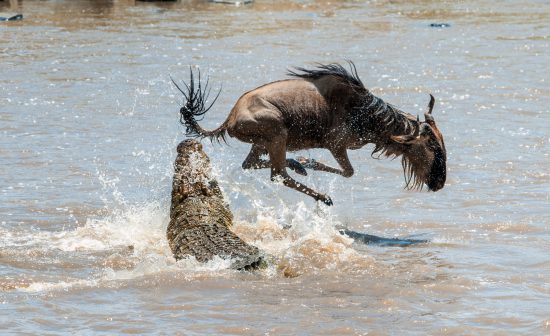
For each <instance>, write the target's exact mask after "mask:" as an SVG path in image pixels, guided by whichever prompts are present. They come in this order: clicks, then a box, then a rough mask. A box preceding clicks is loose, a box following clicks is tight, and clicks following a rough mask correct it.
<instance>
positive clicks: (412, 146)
mask: <svg viewBox="0 0 550 336" xmlns="http://www.w3.org/2000/svg"><path fill="white" fill-rule="evenodd" d="M434 103H435V99H434V97H433V96H432V95H430V103H429V105H428V112H427V113H424V118H425V121H422V122H421V121H420V120H418V118H417V121H416V124H417V125H416V127H415V131H414V133H413V134H407V135H399V136H392V137H391V139H392V140H393V141H395V142H397V143H399V144H402V145H403V149H402V150H403V161H402V164H403V169H404V173H405V181H406V183H407V188H409V189H414V188H421V187H422V184H423V183H424V184H426V185H427V186H428V189H429V190H431V191H437V190H439V189H441V188H443V186H444V185H445V179H446V178H447V151H446V150H445V143H444V141H443V135H442V134H441V132H440V131H439V128H437V125H436V124H435V120H434V118H433V116H432V110H433V107H434Z"/></svg>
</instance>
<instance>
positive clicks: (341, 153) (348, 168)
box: [296, 148, 353, 177]
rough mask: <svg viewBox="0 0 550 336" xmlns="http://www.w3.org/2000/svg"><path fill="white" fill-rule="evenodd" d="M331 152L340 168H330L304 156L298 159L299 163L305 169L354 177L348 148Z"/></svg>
mask: <svg viewBox="0 0 550 336" xmlns="http://www.w3.org/2000/svg"><path fill="white" fill-rule="evenodd" d="M330 152H331V153H332V156H334V158H335V159H336V162H338V164H339V165H340V167H341V169H340V168H334V167H331V166H328V165H326V164H324V163H321V162H318V161H316V160H314V159H307V158H305V157H303V156H301V157H298V158H296V159H297V160H298V162H300V163H301V164H302V166H304V167H305V168H311V169H313V170H319V171H324V172H328V173H333V174H339V175H342V176H344V177H350V176H352V175H353V166H352V165H351V162H350V161H349V158H348V152H347V150H346V148H335V149H331V150H330Z"/></svg>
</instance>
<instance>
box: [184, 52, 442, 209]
mask: <svg viewBox="0 0 550 336" xmlns="http://www.w3.org/2000/svg"><path fill="white" fill-rule="evenodd" d="M350 68H351V73H350V72H348V71H347V70H346V69H345V68H343V67H342V66H340V65H338V64H329V65H318V67H317V68H316V69H313V70H308V69H303V68H298V69H297V70H296V71H291V72H290V75H291V76H293V77H295V78H294V79H288V80H281V81H276V82H272V83H268V84H266V85H263V86H261V87H259V88H256V89H254V90H252V91H249V92H247V93H245V94H243V95H242V96H241V97H240V98H239V100H238V101H237V102H236V104H235V106H234V107H233V109H232V110H231V112H230V113H229V116H228V117H227V119H226V120H225V122H224V123H223V124H222V125H221V126H220V127H218V128H217V129H215V130H213V131H208V130H205V129H203V128H202V127H200V126H199V124H198V123H197V122H196V120H195V116H201V115H203V114H204V113H206V112H207V111H208V110H209V109H210V107H211V106H212V104H213V103H212V104H211V105H210V106H208V107H206V106H205V103H206V100H207V94H205V93H207V92H209V90H208V88H207V85H205V86H204V88H201V86H200V74H199V84H198V88H197V87H195V82H194V78H193V72H191V80H190V83H189V85H187V84H185V85H186V88H187V92H185V91H183V90H181V89H180V88H179V87H178V89H180V91H181V92H182V93H183V94H184V96H185V98H186V103H185V105H184V107H182V109H181V110H180V113H181V121H182V123H183V124H184V125H186V126H187V134H188V135H190V136H200V137H210V138H217V139H219V138H224V137H225V134H226V133H227V134H229V136H231V137H234V138H237V139H239V140H240V141H243V142H247V143H250V144H252V149H251V151H250V153H249V154H248V156H247V158H246V159H245V161H244V162H243V164H242V166H243V168H244V169H251V168H254V169H257V168H270V169H271V179H272V180H275V179H280V180H281V181H282V182H283V183H284V185H286V186H288V187H290V188H293V189H295V190H298V191H300V192H302V193H305V194H307V195H309V196H311V197H313V198H314V199H316V200H321V201H323V202H324V203H325V204H327V205H331V204H332V200H331V199H330V197H328V196H327V195H324V194H320V193H318V192H317V191H315V190H313V189H311V188H309V187H307V186H305V185H304V184H302V183H298V182H296V181H295V180H294V179H293V178H292V177H290V176H289V175H288V173H287V171H286V168H287V167H288V168H290V169H292V170H294V171H295V172H297V173H299V174H302V175H306V174H307V173H306V171H305V169H304V168H311V169H314V170H321V171H326V172H330V173H335V174H340V175H342V176H344V177H350V176H352V175H353V173H354V171H353V167H352V165H351V163H350V161H349V159H348V155H347V150H348V149H359V148H361V147H363V146H365V145H366V144H368V143H373V144H374V145H375V148H374V151H373V154H376V153H378V154H379V155H382V154H384V155H386V156H402V164H403V170H404V173H405V180H406V187H407V188H421V186H422V185H423V184H426V185H427V186H428V188H429V190H433V191H437V190H439V189H441V188H443V186H444V183H445V178H446V166H445V165H446V151H445V144H444V142H443V136H442V134H441V132H440V131H439V129H438V128H437V126H436V124H435V121H434V120H433V117H432V115H431V112H432V109H433V105H434V102H435V100H434V99H433V96H431V100H430V106H429V112H428V113H426V114H425V118H426V121H424V122H420V121H418V120H417V119H416V118H414V117H413V116H412V115H410V114H408V113H405V112H403V111H400V110H399V109H397V108H395V107H394V106H392V105H389V104H387V103H385V102H384V101H383V100H382V99H380V98H378V97H376V96H374V95H372V94H371V93H370V92H369V91H368V90H367V89H366V88H365V87H364V85H363V83H362V82H361V80H360V79H359V77H358V75H357V72H356V69H355V66H354V65H353V63H351V62H350ZM174 84H175V83H174ZM176 86H177V85H176ZM310 148H326V149H328V150H329V151H330V152H331V153H332V155H333V156H334V158H335V159H336V161H337V163H338V164H339V166H340V167H339V168H334V167H330V166H327V165H325V164H322V163H320V162H317V161H315V160H311V159H305V158H299V159H298V160H294V159H287V158H286V152H287V151H297V150H302V149H310ZM263 155H268V156H269V160H265V159H262V156H263Z"/></svg>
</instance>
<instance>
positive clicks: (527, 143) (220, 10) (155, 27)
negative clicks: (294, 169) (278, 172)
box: [0, 0, 550, 335]
mask: <svg viewBox="0 0 550 336" xmlns="http://www.w3.org/2000/svg"><path fill="white" fill-rule="evenodd" d="M10 3H11V5H10ZM2 11H3V12H21V13H23V15H24V19H23V20H22V21H14V22H1V23H0V62H1V63H0V310H1V313H0V330H3V332H2V333H4V332H6V333H16V334H19V333H27V334H59V333H63V334H64V333H66V334H106V335H113V334H132V333H135V334H180V335H214V334H220V335H221V334H235V335H366V334H369V335H425V334H430V335H545V334H546V335H548V334H550V210H549V209H550V206H549V205H550V202H549V196H550V150H549V149H550V121H549V119H548V117H549V113H550V110H549V107H550V83H549V81H550V48H549V39H550V37H549V36H550V3H549V2H548V1H542V0H541V1H530V2H524V1H499V2H497V3H495V2H494V1H485V0H483V1H469V0H465V1H460V2H457V1H421V0H418V1H401V0H397V1H337V0H335V1H330V2H329V1H313V0H283V1H263V0H257V1H256V2H255V3H254V4H251V5H241V6H232V5H222V4H213V3H207V2H203V1H181V2H175V3H170V2H164V3H154V2H137V3H133V2H132V1H130V0H128V1H122V0H121V1H116V0H114V1H107V0H103V1H84V0H74V1H73V0H71V1H69V0H66V1H63V0H58V1H53V0H52V1H50V0H46V1H27V0H23V1H19V2H18V3H17V1H3V2H0V12H2ZM432 23H448V24H449V25H450V26H448V27H441V28H438V27H431V26H430V24H432ZM348 59H349V60H352V61H354V62H355V64H356V66H357V69H358V72H359V75H360V77H361V79H362V81H363V82H364V83H365V85H366V86H367V87H368V88H370V89H371V91H372V92H373V93H374V94H376V95H377V96H379V97H381V98H383V99H384V100H386V101H388V102H390V103H392V104H394V105H397V106H399V107H400V108H402V109H403V110H405V111H408V112H410V113H413V114H420V115H422V113H423V112H424V111H426V106H427V104H428V100H429V96H428V94H429V93H432V94H433V95H434V96H435V98H436V105H435V109H434V112H433V113H434V117H435V119H436V121H437V122H438V125H439V127H440V129H441V130H442V132H443V134H444V136H445V142H446V146H447V154H448V179H447V184H446V186H445V188H444V189H442V190H441V191H438V192H436V193H433V192H426V191H422V192H418V191H407V190H403V186H404V180H403V172H402V169H401V163H400V160H399V159H396V160H393V161H392V160H389V159H381V160H375V159H373V158H371V156H370V154H371V151H372V146H367V147H365V148H363V149H361V150H356V151H351V152H350V159H351V161H352V163H353V164H354V167H355V175H354V176H353V177H351V178H348V179H346V178H343V177H340V176H334V175H329V174H326V173H322V172H311V173H310V174H309V176H308V177H301V176H299V177H297V179H298V180H300V181H303V182H304V183H306V184H308V185H309V186H311V187H314V188H315V189H317V190H319V191H321V192H325V193H327V194H329V195H330V196H331V197H332V199H333V200H334V206H333V207H330V208H329V207H325V206H323V205H316V204H315V202H314V201H313V200H311V199H309V198H307V197H305V196H304V195H302V194H299V193H297V192H295V191H292V190H290V189H288V188H285V187H282V186H280V185H278V184H275V183H271V182H270V181H269V172H268V171H267V170H256V171H243V170H242V169H241V162H242V161H243V160H244V158H245V156H246V154H247V152H248V150H249V146H248V145H246V144H243V143H240V142H238V141H236V140H233V139H230V140H229V145H225V144H221V145H219V144H216V143H214V144H210V142H209V141H204V144H205V149H206V151H207V153H208V154H209V156H210V157H211V159H212V161H213V165H214V171H215V175H216V176H217V178H218V180H219V181H220V184H221V186H222V188H223V190H224V193H225V195H226V197H227V199H228V200H229V202H230V204H231V209H232V211H233V213H234V214H235V217H236V221H235V229H234V230H235V231H236V232H237V233H238V234H239V235H240V236H241V237H243V238H244V239H245V240H246V241H248V242H250V243H252V244H254V245H256V246H258V247H259V248H260V249H262V250H263V251H265V253H266V254H268V255H269V256H270V264H269V266H268V267H267V269H264V270H262V271H259V272H255V273H247V272H239V271H232V270H229V269H228V265H229V264H228V262H226V261H223V260H221V259H220V260H214V261H212V262H209V263H207V264H199V263H197V262H195V261H194V260H191V259H189V260H182V261H179V262H175V260H174V259H173V258H172V255H171V253H170V249H169V247H168V244H167V241H166V238H165V232H166V226H167V224H168V217H169V202H170V199H169V194H170V189H171V179H172V173H173V161H174V159H175V147H176V145H177V144H178V143H179V141H181V140H182V139H184V128H183V127H182V126H181V125H180V124H179V122H178V118H179V115H178V111H179V107H180V106H181V103H182V100H183V98H182V96H181V94H179V92H178V91H177V90H176V89H175V87H174V85H172V83H171V80H170V78H171V77H173V78H174V79H175V80H176V81H182V80H188V76H189V67H190V66H191V67H193V68H195V69H196V68H200V69H201V71H202V74H203V76H206V75H208V76H209V78H210V83H211V85H212V88H213V90H214V91H217V90H218V89H219V88H220V87H221V88H222V93H221V95H220V98H219V99H218V101H217V102H216V104H215V106H214V108H213V109H212V110H211V111H210V112H209V113H208V114H207V115H206V117H205V118H204V119H203V121H202V125H203V126H204V127H206V128H213V127H216V126H217V125H219V124H220V123H221V122H222V121H223V120H224V119H225V117H226V115H227V113H228V112H229V110H230V109H231V108H232V106H233V104H234V102H235V101H236V100H237V99H238V97H239V96H240V95H241V94H242V93H243V92H245V91H247V90H250V89H252V88H255V87H257V86H259V85H261V84H263V83H266V82H269V81H273V80H277V79H283V78H286V75H285V73H286V71H287V69H288V68H290V67H292V66H310V67H311V66H313V65H314V64H315V62H321V63H331V62H340V63H345V61H346V60H348ZM203 79H204V77H203ZM289 155H294V154H289ZM296 155H303V156H306V157H312V158H316V159H319V160H324V161H327V162H329V163H331V162H333V159H332V158H331V157H330V155H328V153H327V152H326V151H322V150H311V151H304V152H300V153H296ZM341 227H347V228H349V229H352V230H355V231H359V232H365V233H369V234H375V235H380V236H385V237H414V238H420V239H428V240H429V243H427V244H420V245H416V246H411V247H406V248H403V247H382V246H370V245H368V246H367V245H361V244H357V243H354V242H353V241H352V240H351V239H348V238H346V237H343V236H341V235H339V234H338V231H337V228H341Z"/></svg>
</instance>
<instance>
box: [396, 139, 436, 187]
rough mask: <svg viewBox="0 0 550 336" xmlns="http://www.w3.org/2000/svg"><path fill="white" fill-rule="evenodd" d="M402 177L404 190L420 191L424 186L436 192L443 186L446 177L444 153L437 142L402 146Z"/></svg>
mask: <svg viewBox="0 0 550 336" xmlns="http://www.w3.org/2000/svg"><path fill="white" fill-rule="evenodd" d="M402 146H404V148H403V152H402V153H403V157H402V159H401V165H402V166H403V175H404V177H405V188H406V189H408V190H421V189H422V188H423V187H424V184H425V185H426V186H427V187H428V189H429V190H430V191H437V190H439V189H441V188H443V186H444V185H445V180H446V177H447V169H446V161H447V157H446V151H445V147H444V145H442V144H440V143H439V142H437V141H428V142H427V143H424V144H414V145H402Z"/></svg>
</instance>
